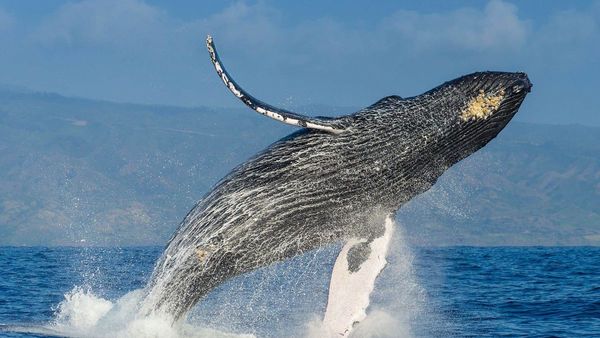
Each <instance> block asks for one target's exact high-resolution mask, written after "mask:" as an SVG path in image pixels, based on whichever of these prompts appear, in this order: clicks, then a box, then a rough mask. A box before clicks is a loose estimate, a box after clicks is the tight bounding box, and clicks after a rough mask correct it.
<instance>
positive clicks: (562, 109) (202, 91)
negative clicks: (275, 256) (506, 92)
mask: <svg viewBox="0 0 600 338" xmlns="http://www.w3.org/2000/svg"><path fill="white" fill-rule="evenodd" d="M207 33H210V34H212V35H213V36H214V38H215V42H216V44H217V48H218V49H219V51H220V53H221V58H222V60H223V62H224V64H225V65H226V66H227V67H228V70H229V71H230V72H231V73H232V74H233V75H234V77H235V78H236V80H237V81H238V82H239V83H240V84H241V85H242V86H243V87H244V88H245V89H247V90H248V91H249V92H251V93H253V94H255V96H257V97H259V98H261V99H263V100H265V101H267V102H269V103H272V104H275V105H280V106H284V107H293V106H296V105H310V104H325V105H332V106H346V107H363V106H367V105H369V104H371V103H373V102H374V101H376V100H377V99H379V98H381V97H383V96H386V95H391V94H396V95H401V96H412V95H416V94H419V93H421V92H423V91H425V90H428V89H430V88H431V87H434V86H436V85H438V84H440V83H442V82H444V81H447V80H450V79H452V78H454V77H457V76H460V75H462V74H465V73H470V72H473V71H479V70H504V71H525V72H527V73H528V74H529V75H530V78H531V80H532V82H533V83H534V88H533V93H532V94H531V95H530V96H529V97H528V99H527V101H526V104H525V106H524V108H523V110H522V112H521V113H520V114H519V115H518V118H519V119H520V120H522V121H533V122H541V123H561V124H562V123H578V124H583V125H595V126H600V114H599V113H598V110H599V109H598V106H599V104H598V97H599V96H600V95H599V93H598V90H599V89H600V1H577V2H568V1H519V2H509V1H500V0H494V1H419V2H408V1H353V2H348V1H159V0H156V1H151V0H148V1H142V0H84V1H59V0H45V1H43V2H42V1H34V0H30V1H24V0H23V1H14V0H12V1H11V0H0V46H1V48H0V67H1V68H0V84H2V85H6V86H15V87H25V88H29V89H32V90H36V91H46V92H56V93H60V94H63V95H68V96H79V97H89V98H97V99H107V100H113V101H122V102H136V103H153V104H154V103H157V104H172V105H184V106H198V105H205V106H240V103H238V102H236V101H235V100H234V98H233V97H231V96H230V95H229V93H227V91H226V90H225V88H224V87H223V85H222V84H221V83H220V82H219V80H218V78H217V77H216V76H215V74H214V71H213V70H212V68H211V65H210V62H209V59H208V56H207V53H206V51H205V49H204V38H205V36H206V34H207Z"/></svg>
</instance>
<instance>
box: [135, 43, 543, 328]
mask: <svg viewBox="0 0 600 338" xmlns="http://www.w3.org/2000/svg"><path fill="white" fill-rule="evenodd" d="M207 48H208V51H209V54H210V58H211V61H212V63H213V65H214V67H215V69H216V71H217V74H218V75H219V77H220V78H221V80H222V81H223V82H224V83H225V85H226V86H227V87H228V88H229V90H230V91H231V92H232V93H233V94H234V95H235V96H236V97H238V98H239V99H241V100H242V101H243V102H244V103H245V104H246V105H248V106H249V107H250V108H252V109H253V110H255V111H257V112H258V113H260V114H262V115H265V116H268V117H271V118H273V119H276V120H279V121H282V122H284V123H287V124H291V125H295V126H298V127H302V129H301V130H299V131H297V132H295V133H293V134H291V135H289V136H287V137H285V138H283V139H281V140H279V141H277V142H275V143H274V144H272V145H271V146H269V147H268V148H267V149H265V150H264V151H262V152H261V153H259V154H258V155H256V156H254V157H253V158H251V159H250V160H248V161H246V162H245V163H242V164H241V165H239V166H238V167H236V168H235V169H233V170H232V171H231V172H230V173H229V174H228V175H227V176H225V177H224V178H223V179H221V181H219V182H218V183H217V184H216V186H215V187H214V188H213V189H212V190H211V191H210V192H209V193H208V194H206V195H205V196H204V197H203V198H202V200H200V201H199V202H198V203H197V204H196V205H195V206H194V207H193V209H192V210H191V211H190V212H189V213H188V214H187V216H186V217H185V218H184V219H183V221H182V222H181V224H180V225H179V227H178V229H177V231H176V232H175V234H174V235H173V236H172V238H171V239H170V241H169V242H168V244H167V247H166V249H165V251H164V253H163V254H162V256H161V257H160V258H159V260H158V261H157V263H156V266H155V269H154V271H153V274H152V276H151V278H150V281H149V283H148V285H147V287H146V289H145V290H146V297H145V299H144V301H143V302H142V304H141V311H142V313H144V314H151V313H162V314H167V315H169V316H171V317H172V319H173V321H177V320H179V319H181V318H182V317H184V315H185V314H186V312H187V311H188V310H189V309H190V308H191V307H192V306H194V305H195V304H196V303H197V302H198V301H199V300H200V299H201V298H202V297H203V296H205V295H206V294H207V293H208V292H209V291H210V290H211V289H213V288H215V287H216V286H217V285H219V284H220V283H222V282H223V281H225V280H227V279H229V278H232V277H234V276H237V275H240V274H243V273H246V272H249V271H252V270H255V269H257V268H260V267H264V266H267V265H269V264H272V263H275V262H278V261H282V260H285V259H288V258H290V257H293V256H296V255H299V254H302V253H304V252H307V251H310V250H313V249H316V248H319V247H322V246H325V245H330V244H332V243H335V242H343V243H344V246H343V247H342V250H341V252H340V254H339V256H338V258H337V260H336V263H335V265H334V268H333V273H332V278H331V282H330V290H329V299H328V305H327V309H326V312H325V317H324V323H325V325H326V327H327V328H328V329H329V330H331V332H332V334H337V335H342V336H345V335H348V334H349V332H350V331H351V330H352V326H353V325H354V324H355V323H356V322H358V321H360V320H361V319H363V318H364V316H365V309H366V307H367V306H368V302H369V292H370V291H371V290H372V289H373V285H374V281H375V278H376V277H377V275H378V274H379V273H380V271H381V270H382V269H383V268H384V266H385V254H386V252H387V250H388V246H389V240H390V238H391V235H392V232H393V226H394V222H393V217H394V214H395V213H396V211H397V210H398V209H399V208H400V207H401V206H402V205H403V204H404V203H406V202H407V201H409V200H410V199H411V198H413V197H414V196H416V195H418V194H420V193H423V192H424V191H426V190H428V189H429V188H430V187H431V186H432V185H433V184H434V183H435V182H436V180H437V179H438V177H440V175H442V173H444V171H445V170H446V169H448V168H449V167H450V166H452V165H454V164H455V163H457V162H459V161H460V160H462V159H464V158H465V157H467V156H469V155H470V154H472V153H473V152H475V151H477V150H478V149H480V148H481V147H483V146H484V145H485V144H487V143H488V142H489V141H490V140H492V139H493V138H494V137H496V135H498V133H499V132H500V131H501V130H502V129H503V128H504V127H505V126H506V125H507V123H508V122H509V121H510V120H511V119H512V117H513V116H514V115H515V113H516V112H517V110H518V109H519V107H520V105H521V103H522V102H523V100H524V98H525V96H526V95H527V93H528V92H529V91H530V89H531V86H532V85H531V83H530V81H529V79H528V77H527V75H526V74H525V73H508V72H489V71H487V72H478V73H473V74H469V75H465V76H462V77H459V78H457V79H455V80H452V81H449V82H446V83H444V84H442V85H440V86H438V87H436V88H434V89H432V90H430V91H427V92H425V93H423V94H421V95H418V96H414V97H409V98H402V97H400V96H388V97H385V98H383V99H381V100H379V101H377V102H376V103H374V104H373V105H371V106H369V107H367V108H364V109H362V110H360V111H358V112H355V113H353V114H350V115H345V116H341V117H337V118H327V117H309V116H305V115H301V114H296V113H293V112H290V111H287V110H284V109H281V108H276V107H273V106H271V105H269V104H266V103H264V102H261V101H260V100H258V99H256V98H254V97H253V96H251V95H250V94H248V93H247V92H246V91H245V90H243V89H242V88H241V87H240V86H239V85H238V84H237V83H236V82H235V81H234V80H233V78H232V77H231V76H230V75H229V73H228V72H227V71H226V70H225V68H224V66H223V64H222V63H221V61H220V58H219V56H218V54H217V51H216V49H215V46H214V44H213V40H212V38H211V37H210V36H209V37H208V38H207Z"/></svg>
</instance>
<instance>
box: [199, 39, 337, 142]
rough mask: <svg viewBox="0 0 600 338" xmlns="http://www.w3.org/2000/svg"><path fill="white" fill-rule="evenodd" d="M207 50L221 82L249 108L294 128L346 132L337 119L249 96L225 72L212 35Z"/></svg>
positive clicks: (207, 41)
mask: <svg viewBox="0 0 600 338" xmlns="http://www.w3.org/2000/svg"><path fill="white" fill-rule="evenodd" d="M206 48H208V53H209V54H210V60H211V61H212V63H213V65H214V66H215V69H216V71H217V74H219V77H220V78H221V80H223V82H224V83H225V85H226V86H227V88H229V90H230V91H231V92H232V93H233V95H235V96H236V97H237V98H239V99H240V100H242V102H244V103H245V104H246V105H247V106H248V107H250V108H252V109H254V110H256V111H257V112H259V113H260V114H262V115H265V116H268V117H270V118H273V119H275V120H278V121H281V122H283V123H287V124H291V125H293V126H298V127H304V128H310V129H317V130H323V131H326V132H330V133H334V134H337V133H341V132H343V131H344V127H343V126H341V125H340V124H339V122H336V120H335V119H327V118H322V117H309V116H304V115H300V114H296V113H292V112H290V111H287V110H285V109H281V108H276V107H273V106H271V105H269V104H266V103H264V102H262V101H260V100H258V99H256V98H254V97H253V96H252V95H250V94H248V93H247V92H246V91H245V90H243V89H242V88H241V87H240V86H239V85H238V84H237V83H235V81H234V80H233V78H232V77H231V76H230V75H229V73H228V72H227V70H225V67H224V66H223V64H222V63H221V60H220V59H219V55H218V54H217V49H216V48H215V45H214V43H213V39H212V37H211V36H210V35H209V36H208V37H207V38H206Z"/></svg>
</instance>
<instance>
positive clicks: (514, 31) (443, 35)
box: [381, 0, 529, 50]
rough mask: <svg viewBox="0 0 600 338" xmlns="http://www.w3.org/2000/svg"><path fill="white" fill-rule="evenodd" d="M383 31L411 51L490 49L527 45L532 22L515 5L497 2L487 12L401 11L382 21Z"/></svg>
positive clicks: (475, 10) (491, 4) (487, 7)
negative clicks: (404, 42) (449, 48)
mask: <svg viewBox="0 0 600 338" xmlns="http://www.w3.org/2000/svg"><path fill="white" fill-rule="evenodd" d="M381 30H382V31H383V32H385V33H387V34H388V35H391V36H392V37H393V36H395V37H396V38H400V39H402V40H404V41H409V42H410V43H411V44H410V46H411V48H414V47H417V48H421V49H437V48H448V47H454V48H456V47H458V48H466V49H472V50H486V49H498V48H507V47H509V48H517V47H520V46H523V45H524V44H525V42H526V40H527V37H528V35H529V23H528V22H527V21H525V20H523V19H521V18H519V16H518V14H517V9H516V7H515V6H514V5H512V4H509V3H506V2H503V1H499V0H493V1H490V2H488V4H487V5H486V6H485V8H484V9H483V10H479V9H474V8H463V9H458V10H454V11H451V12H445V13H429V14H422V13H419V12H415V11H406V10H400V11H397V12H395V13H394V14H392V15H391V16H390V17H388V18H385V19H384V20H383V21H382V25H381Z"/></svg>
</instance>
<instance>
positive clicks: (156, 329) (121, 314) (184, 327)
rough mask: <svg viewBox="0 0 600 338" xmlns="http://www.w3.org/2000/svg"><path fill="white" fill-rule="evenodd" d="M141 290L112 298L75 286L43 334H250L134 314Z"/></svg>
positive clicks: (201, 336) (172, 337)
mask: <svg viewBox="0 0 600 338" xmlns="http://www.w3.org/2000/svg"><path fill="white" fill-rule="evenodd" d="M142 297H143V290H141V289H139V290H134V291H131V292H129V293H127V294H125V295H124V296H123V297H121V298H119V299H118V300H116V301H115V302H111V301H109V300H107V299H103V298H101V297H98V296H96V295H94V294H93V293H92V292H91V290H89V289H85V288H81V287H75V288H74V289H73V290H71V291H70V292H68V293H67V294H66V295H65V299H64V300H63V301H62V302H61V303H60V304H59V305H58V306H57V308H56V313H55V319H54V321H53V322H52V323H50V324H49V325H48V326H47V327H46V329H47V331H45V332H44V334H51V335H60V336H68V337H100V338H102V337H136V338H137V337H140V338H141V337H166V338H176V337H184V338H188V337H190V338H192V337H193V338H196V337H197V338H205V337H217V338H221V337H222V338H226V337H227V338H229V337H247V338H250V337H254V336H253V335H248V334H234V333H228V332H223V331H219V330H216V329H212V328H208V327H202V326H197V325H192V324H190V323H178V324H176V325H171V320H170V318H166V317H161V316H147V317H138V316H137V315H136V314H137V313H138V311H137V309H138V307H139V303H140V300H141V299H142Z"/></svg>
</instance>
